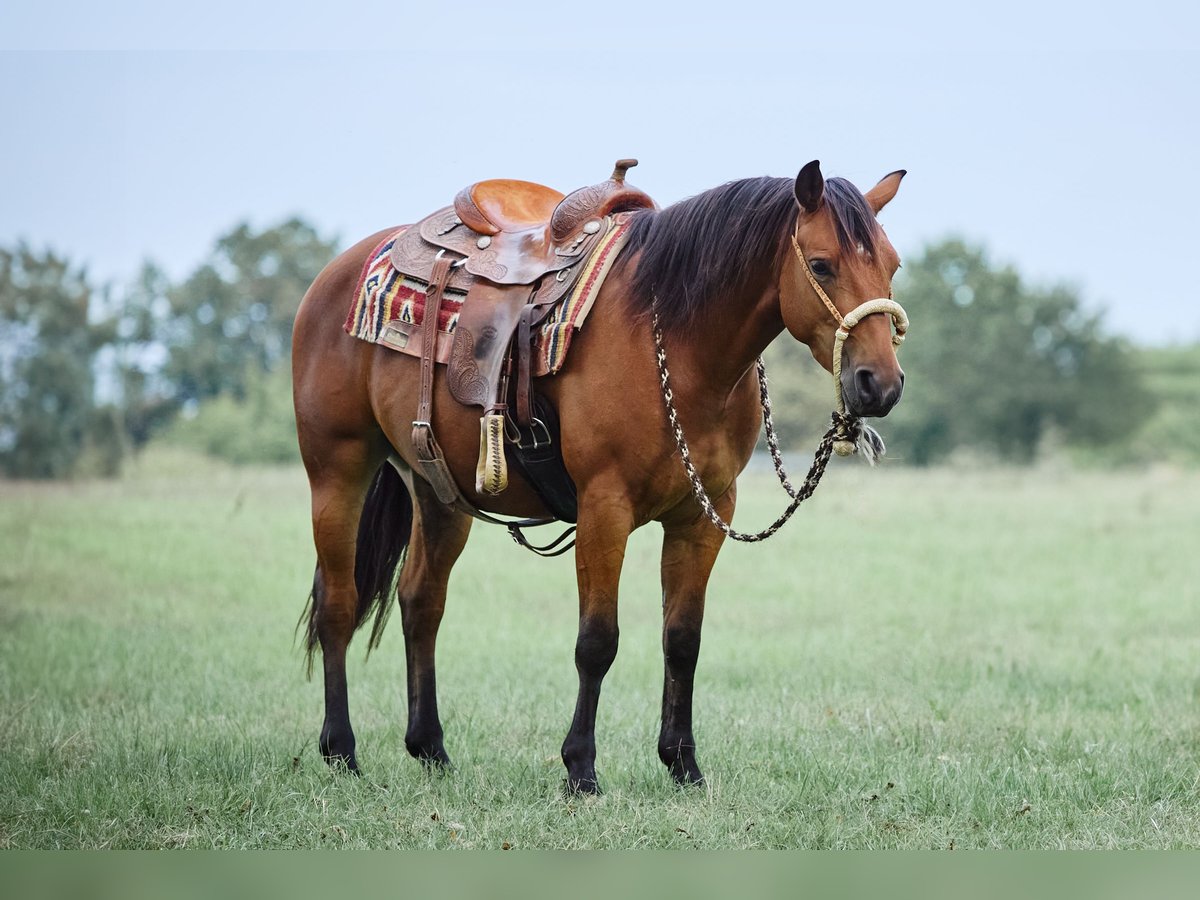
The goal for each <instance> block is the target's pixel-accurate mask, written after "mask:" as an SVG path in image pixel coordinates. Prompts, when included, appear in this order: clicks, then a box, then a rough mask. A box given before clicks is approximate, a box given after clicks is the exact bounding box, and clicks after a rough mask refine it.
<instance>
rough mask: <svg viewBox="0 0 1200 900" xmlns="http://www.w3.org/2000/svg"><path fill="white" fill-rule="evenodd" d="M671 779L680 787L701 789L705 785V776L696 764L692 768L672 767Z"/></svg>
mask: <svg viewBox="0 0 1200 900" xmlns="http://www.w3.org/2000/svg"><path fill="white" fill-rule="evenodd" d="M671 778H673V779H674V781H675V783H676V784H677V785H679V786H680V787H700V786H702V785H703V784H704V775H703V774H702V773H701V772H700V769H699V767H698V766H697V765H696V764H695V763H692V764H691V765H690V766H684V765H673V766H671Z"/></svg>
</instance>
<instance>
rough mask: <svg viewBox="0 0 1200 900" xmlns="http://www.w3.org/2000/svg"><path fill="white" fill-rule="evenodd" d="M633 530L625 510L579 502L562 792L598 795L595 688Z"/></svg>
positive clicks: (612, 634)
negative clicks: (571, 705) (575, 622)
mask: <svg viewBox="0 0 1200 900" xmlns="http://www.w3.org/2000/svg"><path fill="white" fill-rule="evenodd" d="M632 530H633V518H632V515H631V513H630V511H629V510H628V509H627V508H625V507H624V506H621V505H619V504H616V503H613V502H612V501H611V500H610V501H608V502H601V503H596V504H590V505H589V504H588V503H587V501H586V498H581V502H580V505H579V530H578V532H577V542H576V544H575V572H576V577H577V579H578V582H579V636H578V638H577V639H576V641H575V669H576V671H577V672H578V673H579V696H578V698H577V699H576V701H575V717H574V719H573V720H572V721H571V730H570V731H569V732H567V737H566V740H565V741H563V746H562V760H563V763H564V764H565V765H566V767H567V790H569V791H572V792H579V793H585V794H595V793H598V792H599V787H598V785H597V783H596V707H597V704H598V702H599V700H600V683H601V682H602V681H603V680H604V676H605V675H606V674H608V669H609V666H611V665H612V662H613V660H614V659H615V658H616V655H617V638H618V629H617V584H618V582H619V581H620V579H621V564H622V563H623V562H624V560H625V545H626V543H627V542H628V540H629V533H630V532H631V531H632Z"/></svg>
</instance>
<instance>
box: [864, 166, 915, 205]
mask: <svg viewBox="0 0 1200 900" xmlns="http://www.w3.org/2000/svg"><path fill="white" fill-rule="evenodd" d="M907 174H908V173H907V172H906V171H905V170H904V169H897V170H896V171H895V172H889V173H888V174H887V175H884V176H883V177H882V178H881V179H879V184H877V185H875V187H873V188H871V189H870V190H869V191H867V193H866V194H865V195H864V196H865V197H866V198H867V202H868V203H869V204H871V209H873V210H875V215H879V211H880V210H881V209H883V208H884V207H885V206H887V205H888V203H889V202H890V201H891V199H892V198H893V197H895V196H896V191H898V190H900V179H902V178H903V177H904V176H905V175H907Z"/></svg>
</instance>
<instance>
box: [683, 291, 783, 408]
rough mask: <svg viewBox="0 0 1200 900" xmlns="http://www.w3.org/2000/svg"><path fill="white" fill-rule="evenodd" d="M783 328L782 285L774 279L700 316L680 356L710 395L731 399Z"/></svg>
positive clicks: (704, 390)
mask: <svg viewBox="0 0 1200 900" xmlns="http://www.w3.org/2000/svg"><path fill="white" fill-rule="evenodd" d="M782 331H783V315H782V313H781V312H780V309H779V289H778V286H777V285H776V284H775V283H774V281H771V282H770V283H768V284H767V285H765V286H763V287H762V288H761V290H757V291H754V290H751V291H746V292H744V293H743V294H742V295H740V296H738V295H731V296H728V297H724V298H722V300H721V302H720V303H715V304H713V305H712V307H711V308H710V309H708V310H705V311H704V312H703V313H701V314H700V316H699V317H698V318H697V321H696V323H695V325H694V327H693V328H691V329H689V331H688V333H687V335H686V338H684V339H683V340H681V341H679V345H680V346H679V353H678V354H673V353H672V352H671V350H670V348H668V351H667V353H668V357H669V358H670V357H672V356H676V355H678V356H679V357H681V358H682V359H681V362H682V363H683V364H684V365H686V366H687V368H688V370H689V372H690V373H692V375H693V378H692V379H689V380H691V381H692V382H693V384H694V385H695V386H696V388H698V389H700V390H702V391H703V393H705V394H708V395H713V396H717V397H727V396H728V395H729V393H730V392H732V391H733V389H734V388H735V387H737V385H738V384H739V383H741V382H742V380H743V379H744V378H745V377H746V375H747V373H749V372H751V371H753V369H754V366H755V363H756V361H757V360H758V357H759V356H761V355H762V352H763V351H764V350H766V348H767V345H768V344H770V343H771V341H773V340H774V339H775V338H776V337H778V336H779V334H780V333H781V332H782Z"/></svg>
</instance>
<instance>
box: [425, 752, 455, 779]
mask: <svg viewBox="0 0 1200 900" xmlns="http://www.w3.org/2000/svg"><path fill="white" fill-rule="evenodd" d="M417 759H419V760H420V761H421V765H422V766H423V767H424V768H425V771H426V772H429V773H430V774H431V775H448V774H450V773H451V772H453V771H454V763H452V762H450V756H449V755H448V754H447V753H446V751H445V750H440V751H438V752H437V753H434V754H431V755H420V756H418V757H417Z"/></svg>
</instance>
